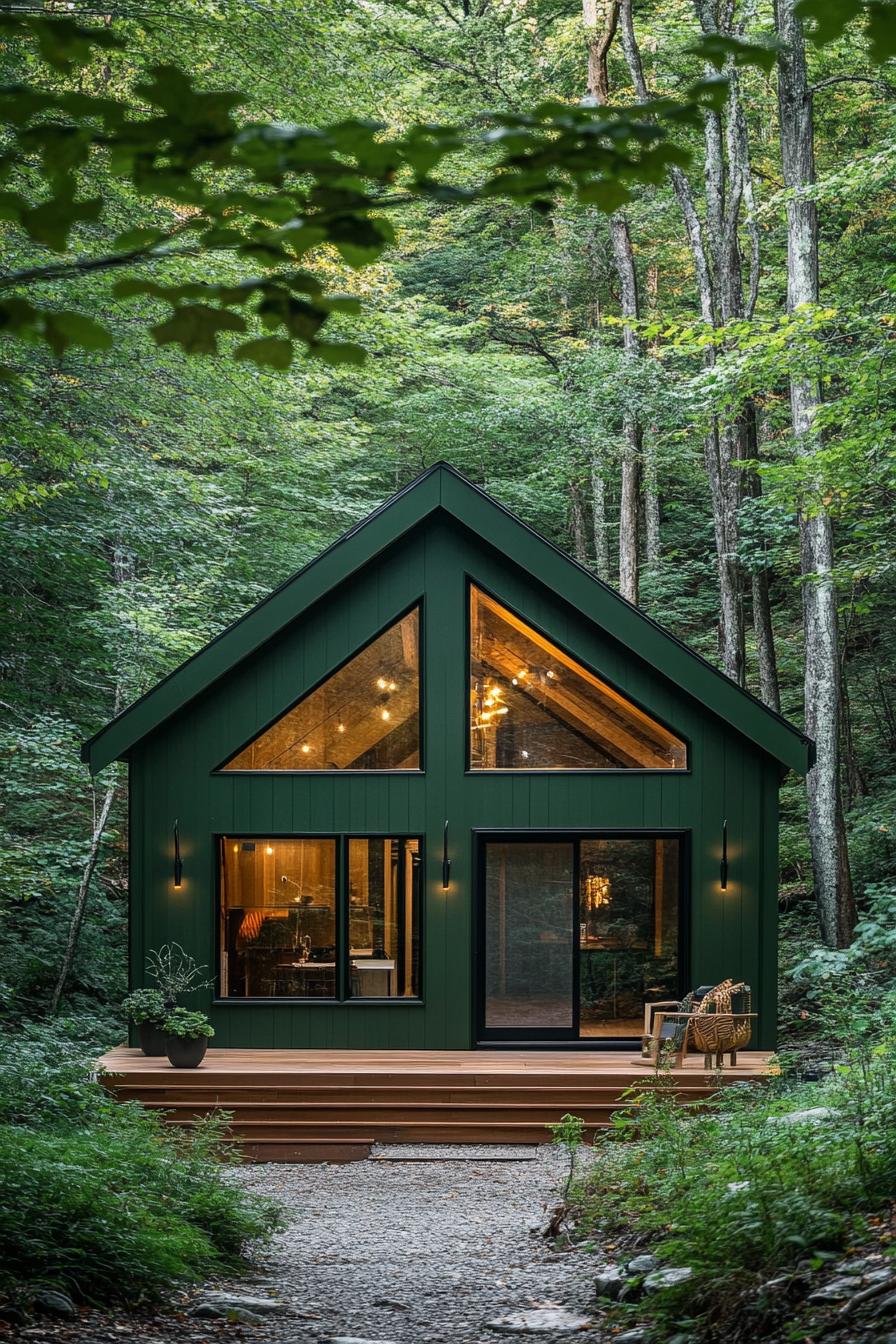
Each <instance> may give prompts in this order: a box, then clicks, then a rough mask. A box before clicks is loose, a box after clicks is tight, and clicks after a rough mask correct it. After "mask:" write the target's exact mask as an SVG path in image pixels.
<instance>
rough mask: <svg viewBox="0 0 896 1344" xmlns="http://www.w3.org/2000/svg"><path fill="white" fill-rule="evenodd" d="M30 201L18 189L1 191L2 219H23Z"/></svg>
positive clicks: (0, 216)
mask: <svg viewBox="0 0 896 1344" xmlns="http://www.w3.org/2000/svg"><path fill="white" fill-rule="evenodd" d="M27 209H28V202H27V201H26V200H25V198H24V196H20V195H19V193H18V192H17V191H0V219H21V217H22V215H23V214H24V212H25V211H26V210H27Z"/></svg>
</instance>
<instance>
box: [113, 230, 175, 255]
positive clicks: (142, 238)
mask: <svg viewBox="0 0 896 1344" xmlns="http://www.w3.org/2000/svg"><path fill="white" fill-rule="evenodd" d="M167 236H168V235H167V234H166V233H165V231H164V229H139V228H137V229H125V230H124V232H123V233H119V234H118V236H117V237H116V239H115V241H114V243H113V244H112V246H113V247H115V248H116V249H118V250H120V251H122V252H135V251H137V249H138V248H139V249H142V248H145V247H155V245H156V243H161V242H163V241H164V240H165V238H167Z"/></svg>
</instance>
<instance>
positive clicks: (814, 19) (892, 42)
mask: <svg viewBox="0 0 896 1344" xmlns="http://www.w3.org/2000/svg"><path fill="white" fill-rule="evenodd" d="M796 12H797V14H799V15H800V17H801V18H803V19H808V20H810V27H809V32H810V36H811V37H812V39H813V40H814V41H815V42H816V43H818V45H819V46H823V45H824V44H826V43H829V42H833V41H834V39H835V38H837V37H840V36H841V34H843V33H844V32H845V31H846V29H847V28H848V26H849V25H850V24H851V23H852V22H853V21H854V20H856V19H859V18H861V19H862V20H863V22H864V27H865V32H866V35H867V38H868V42H869V47H870V52H871V57H872V59H873V60H875V61H877V62H878V63H882V62H883V61H885V60H887V59H888V58H889V57H891V56H896V7H894V5H893V3H892V0H798V3H797V5H796Z"/></svg>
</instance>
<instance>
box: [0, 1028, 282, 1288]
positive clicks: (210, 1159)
mask: <svg viewBox="0 0 896 1344" xmlns="http://www.w3.org/2000/svg"><path fill="white" fill-rule="evenodd" d="M0 1058H2V1067H0V1295H3V1296H6V1297H13V1298H15V1297H19V1296H27V1294H28V1292H29V1291H30V1290H31V1289H32V1288H33V1287H35V1286H36V1285H38V1284H39V1285H52V1286H56V1287H59V1288H62V1289H63V1290H65V1291H66V1292H69V1293H71V1294H72V1295H73V1296H74V1297H75V1298H76V1299H79V1300H82V1301H87V1302H92V1303H104V1302H109V1301H113V1300H115V1299H121V1298H125V1299H127V1300H128V1301H130V1302H133V1301H135V1300H139V1299H140V1298H142V1297H145V1298H149V1297H154V1296H157V1295H159V1294H160V1293H162V1292H163V1291H164V1290H165V1289H166V1288H169V1287H170V1286H171V1285H173V1284H182V1283H188V1282H191V1281H196V1280H198V1279H201V1278H204V1277H206V1276H208V1275H210V1274H214V1273H216V1272H220V1271H223V1270H233V1269H236V1268H238V1266H239V1264H240V1261H241V1258H242V1257H243V1256H244V1255H245V1253H246V1252H247V1251H248V1250H249V1249H250V1248H251V1247H252V1246H253V1245H254V1244H258V1243H262V1242H264V1241H265V1240H266V1239H267V1238H268V1237H269V1236H270V1234H271V1232H272V1231H273V1229H274V1228H275V1227H276V1226H277V1223H278V1215H277V1214H276V1212H275V1211H274V1209H273V1207H272V1206H271V1205H269V1204H268V1203H267V1202H265V1201H261V1200H258V1199H256V1198H254V1197H251V1196H249V1195H247V1194H246V1193H245V1192H244V1191H243V1190H242V1189H241V1188H240V1187H239V1185H238V1184H237V1183H236V1182H234V1181H231V1180H228V1179H227V1176H226V1171H225V1167H226V1163H227V1162H228V1161H231V1160H232V1154H231V1152H230V1149H229V1148H228V1145H227V1143H226V1140H225V1138H224V1130H225V1128H226V1117H225V1116H222V1115H216V1116H214V1115H213V1116H212V1117H210V1118H209V1119H206V1120H204V1121H201V1122H198V1123H197V1124H196V1125H195V1126H192V1127H191V1128H190V1129H189V1130H187V1131H183V1130H178V1131H175V1130H173V1129H166V1128H165V1127H164V1126H163V1124H162V1121H161V1119H160V1117H159V1116H157V1115H155V1114H153V1113H151V1112H149V1111H146V1110H144V1109H143V1108H142V1107H141V1106H139V1105H138V1104H137V1103H135V1102H134V1103H128V1104H124V1105H121V1104H119V1103H116V1102H115V1101H113V1100H112V1099H111V1097H110V1096H109V1095H108V1094H107V1093H106V1092H105V1090H104V1089H103V1088H102V1087H101V1086H100V1084H99V1083H98V1082H97V1081H95V1080H94V1079H92V1078H91V1075H90V1060H89V1057H85V1055H84V1053H83V1050H82V1049H79V1048H78V1046H77V1045H72V1044H71V1042H70V1041H68V1040H67V1039H66V1038H65V1036H64V1034H60V1033H59V1032H56V1031H54V1030H53V1029H51V1028H44V1029H41V1030H36V1029H34V1028H32V1029H31V1030H30V1031H29V1032H28V1033H27V1034H26V1035H25V1036H24V1037H19V1038H12V1039H3V1040H2V1042H0Z"/></svg>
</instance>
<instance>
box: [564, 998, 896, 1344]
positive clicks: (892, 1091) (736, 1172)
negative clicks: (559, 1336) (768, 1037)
mask: <svg viewBox="0 0 896 1344" xmlns="http://www.w3.org/2000/svg"><path fill="white" fill-rule="evenodd" d="M883 1007H884V1008H885V1009H886V1011H882V1012H881V1014H880V1016H879V1017H877V1018H876V1019H875V1021H876V1024H877V1026H876V1028H875V1029H872V1028H871V1027H868V1026H867V1024H866V1023H865V1021H864V1019H863V1018H862V1016H861V1007H859V1008H856V1005H855V1004H852V1005H849V1004H847V1003H845V1002H844V1001H843V1000H842V999H841V1000H839V1001H838V1011H839V1012H840V1013H841V1015H842V1014H843V1013H845V1012H851V1013H852V1015H853V1026H852V1027H851V1029H850V1033H849V1035H848V1036H846V1037H841V1040H844V1039H848V1040H851V1041H852V1045H851V1046H850V1048H849V1049H848V1050H845V1051H844V1052H843V1057H842V1059H841V1062H840V1063H839V1065H838V1066H837V1067H836V1069H835V1071H834V1072H833V1073H832V1074H831V1075H830V1077H829V1078H828V1079H826V1080H825V1081H824V1082H823V1083H818V1084H812V1085H806V1084H803V1085H801V1086H796V1085H793V1084H792V1083H790V1082H788V1080H787V1079H786V1078H785V1079H776V1080H771V1081H770V1084H769V1087H768V1088H763V1087H757V1086H756V1085H755V1084H746V1085H737V1084H736V1085H734V1086H731V1087H728V1088H726V1089H725V1090H724V1091H723V1092H722V1093H721V1094H720V1096H719V1097H717V1099H716V1100H715V1102H714V1103H713V1105H712V1106H711V1107H710V1108H709V1109H708V1110H704V1111H694V1110H692V1109H690V1108H688V1107H682V1106H680V1105H679V1104H677V1103H676V1102H675V1101H674V1098H673V1096H672V1094H671V1092H670V1090H669V1089H668V1088H667V1087H665V1086H663V1080H662V1077H660V1078H659V1079H658V1080H657V1082H656V1086H654V1087H652V1088H647V1089H645V1090H644V1092H643V1093H642V1095H641V1097H640V1098H639V1099H638V1104H637V1105H635V1106H633V1107H632V1108H631V1110H630V1112H629V1114H628V1116H627V1117H623V1118H622V1120H621V1121H620V1123H619V1125H618V1126H617V1131H616V1134H615V1135H613V1134H612V1132H611V1135H610V1137H609V1138H608V1139H607V1140H605V1141H604V1142H603V1143H601V1145H600V1146H599V1148H598V1152H597V1161H596V1162H595V1163H594V1165H593V1166H592V1168H591V1171H590V1173H589V1174H588V1176H587V1177H586V1178H585V1179H584V1180H583V1181H581V1182H580V1183H579V1186H578V1189H577V1191H576V1194H575V1198H576V1199H577V1200H578V1202H579V1204H580V1206H581V1207H580V1218H581V1221H583V1222H584V1225H585V1228H586V1229H587V1230H588V1231H592V1230H595V1231H599V1232H601V1233H607V1232H610V1233H613V1234H614V1235H620V1236H623V1237H624V1236H626V1235H633V1236H634V1239H636V1240H640V1241H645V1240H650V1241H651V1242H652V1249H653V1250H655V1251H656V1253H657V1254H658V1255H659V1256H660V1257H661V1258H662V1259H663V1260H665V1261H667V1262H669V1263H671V1264H675V1265H687V1266H689V1267H690V1268H691V1269H692V1270H693V1271H694V1275H693V1277H692V1278H691V1279H690V1280H689V1281H688V1283H687V1284H686V1285H683V1286H681V1287H680V1288H678V1289H670V1290H668V1291H666V1292H663V1293H660V1294H657V1296H656V1297H655V1298H651V1299H650V1305H649V1308H648V1310H649V1311H650V1312H651V1314H652V1315H653V1316H654V1317H655V1321H654V1328H655V1330H657V1329H660V1328H661V1327H662V1326H663V1325H665V1326H667V1327H668V1328H669V1330H670V1331H673V1332H674V1329H678V1328H680V1327H681V1326H682V1325H684V1324H685V1323H686V1324H687V1328H688V1330H689V1332H691V1333H689V1336H688V1337H689V1338H693V1339H699V1338H705V1339H718V1338H722V1337H725V1338H729V1339H747V1338H749V1339H754V1338H760V1337H762V1336H761V1334H760V1333H759V1332H760V1331H761V1330H762V1328H763V1323H764V1322H766V1318H769V1319H771V1317H772V1315H773V1313H774V1312H775V1311H776V1310H778V1309H779V1306H780V1298H779V1299H777V1302H778V1305H776V1299H774V1298H773V1297H772V1298H770V1299H769V1300H768V1301H766V1300H765V1299H764V1298H763V1295H762V1293H761V1291H758V1290H760V1289H761V1285H762V1284H763V1283H764V1282H765V1281H767V1280H768V1279H771V1278H774V1277H776V1276H778V1275H780V1274H782V1273H784V1272H786V1271H787V1269H788V1267H790V1266H793V1265H795V1264H796V1263H797V1262H799V1261H803V1260H806V1259H807V1258H808V1259H810V1260H811V1259H812V1258H813V1257H817V1256H821V1257H824V1256H826V1255H828V1254H834V1253H836V1252H837V1251H838V1250H839V1249H841V1248H842V1247H843V1246H844V1245H847V1244H849V1243H851V1242H852V1241H854V1240H855V1239H856V1238H857V1237H859V1236H861V1215H862V1214H869V1213H873V1212H874V1211H875V1210H876V1209H879V1208H880V1207H882V1206H884V1205H885V1204H886V1203H887V1202H888V1201H890V1200H892V1199H893V1197H894V1196H896V1061H894V1054H893V1050H892V1040H891V1039H890V1038H889V1037H888V1034H887V1033H888V1031H889V1025H890V1024H891V1023H892V1022H893V1020H894V1011H896V996H893V995H891V996H889V1001H888V1003H887V1004H885V1005H883ZM881 1024H882V1026H881ZM818 1107H823V1108H825V1114H824V1116H823V1117H819V1118H818V1120H817V1122H816V1123H813V1122H811V1121H803V1122H799V1121H797V1122H789V1121H787V1120H783V1121H782V1119H781V1117H783V1116H786V1115H787V1113H790V1112H794V1111H799V1110H802V1109H807V1108H818ZM632 1134H634V1135H635V1141H634V1142H630V1143H624V1144H623V1143H620V1142H619V1141H618V1139H619V1137H620V1136H622V1137H626V1138H631V1137H632ZM651 1337H654V1336H653V1335H652V1336H651ZM776 1337H777V1336H776Z"/></svg>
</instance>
